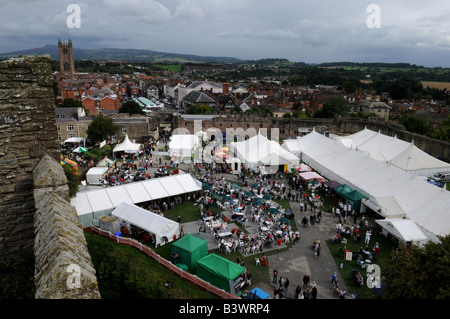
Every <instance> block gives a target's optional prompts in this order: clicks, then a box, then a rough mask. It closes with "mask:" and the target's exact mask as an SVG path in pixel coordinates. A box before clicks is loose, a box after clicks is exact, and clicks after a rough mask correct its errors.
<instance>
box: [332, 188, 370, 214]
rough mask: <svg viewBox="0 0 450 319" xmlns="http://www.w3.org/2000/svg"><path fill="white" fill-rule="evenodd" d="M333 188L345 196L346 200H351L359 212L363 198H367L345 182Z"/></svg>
mask: <svg viewBox="0 0 450 319" xmlns="http://www.w3.org/2000/svg"><path fill="white" fill-rule="evenodd" d="M333 190H334V191H335V192H336V193H337V194H339V195H341V196H342V197H344V198H345V199H346V200H348V201H350V202H351V204H352V209H354V210H355V212H357V213H359V211H360V209H361V199H363V198H366V196H364V195H363V194H361V193H360V192H358V191H357V190H355V189H353V188H351V187H349V186H347V185H345V184H344V185H341V186H338V187H334V188H333Z"/></svg>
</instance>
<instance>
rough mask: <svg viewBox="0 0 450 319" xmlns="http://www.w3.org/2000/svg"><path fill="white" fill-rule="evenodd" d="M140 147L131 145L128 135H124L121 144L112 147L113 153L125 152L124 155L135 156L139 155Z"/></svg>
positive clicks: (134, 144) (139, 145) (136, 144)
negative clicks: (130, 154)
mask: <svg viewBox="0 0 450 319" xmlns="http://www.w3.org/2000/svg"><path fill="white" fill-rule="evenodd" d="M141 147H142V145H141V144H138V143H133V142H131V141H130V139H129V138H128V134H126V135H125V138H124V140H123V142H122V143H120V144H117V145H116V146H115V147H114V150H113V153H116V152H125V153H132V154H136V153H139V150H140V149H141Z"/></svg>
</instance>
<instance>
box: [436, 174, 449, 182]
mask: <svg viewBox="0 0 450 319" xmlns="http://www.w3.org/2000/svg"><path fill="white" fill-rule="evenodd" d="M432 179H433V180H434V181H435V182H441V183H447V182H450V173H436V174H434V175H433V177H432Z"/></svg>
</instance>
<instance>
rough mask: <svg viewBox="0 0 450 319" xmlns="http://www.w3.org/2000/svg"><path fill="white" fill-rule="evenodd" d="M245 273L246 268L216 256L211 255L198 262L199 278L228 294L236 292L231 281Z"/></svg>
mask: <svg viewBox="0 0 450 319" xmlns="http://www.w3.org/2000/svg"><path fill="white" fill-rule="evenodd" d="M243 272H245V268H244V267H242V266H240V265H238V264H236V263H235V262H232V261H230V260H228V259H225V258H223V257H221V256H218V255H216V254H209V255H207V256H205V257H203V258H202V259H200V260H199V261H198V262H197V276H199V277H200V278H202V279H203V280H205V281H207V282H209V283H210V284H212V285H214V286H216V287H218V288H221V289H223V290H225V291H227V292H234V291H232V287H230V281H232V280H235V279H236V278H237V277H238V276H240V275H241V274H242V273H243Z"/></svg>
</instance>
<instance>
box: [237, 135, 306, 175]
mask: <svg viewBox="0 0 450 319" xmlns="http://www.w3.org/2000/svg"><path fill="white" fill-rule="evenodd" d="M230 150H231V152H233V153H234V152H235V153H236V156H237V157H238V158H239V159H240V160H241V161H242V162H244V163H246V164H247V165H248V166H249V167H250V168H256V167H257V166H259V165H261V164H263V165H282V164H291V165H298V164H299V162H300V160H299V158H298V157H297V156H295V155H294V154H292V153H290V152H289V151H287V150H286V149H284V148H282V147H281V146H280V144H278V143H277V142H275V141H271V140H269V139H268V138H267V137H265V136H263V135H261V133H259V132H258V134H257V135H255V136H253V137H251V138H249V139H248V140H245V141H241V142H232V143H230Z"/></svg>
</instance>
